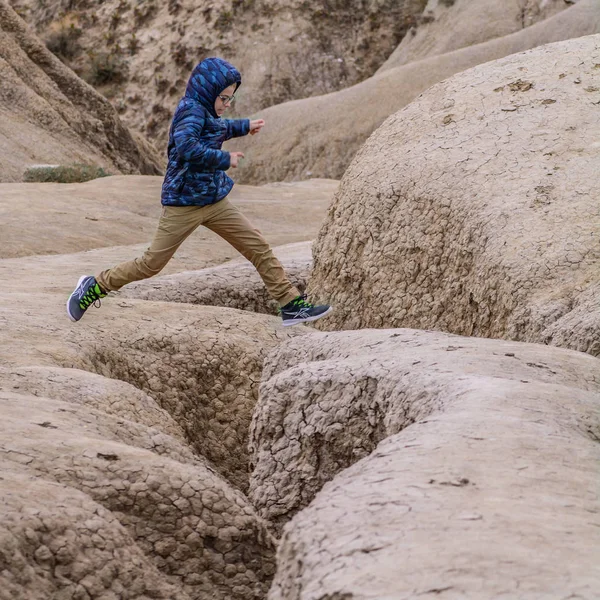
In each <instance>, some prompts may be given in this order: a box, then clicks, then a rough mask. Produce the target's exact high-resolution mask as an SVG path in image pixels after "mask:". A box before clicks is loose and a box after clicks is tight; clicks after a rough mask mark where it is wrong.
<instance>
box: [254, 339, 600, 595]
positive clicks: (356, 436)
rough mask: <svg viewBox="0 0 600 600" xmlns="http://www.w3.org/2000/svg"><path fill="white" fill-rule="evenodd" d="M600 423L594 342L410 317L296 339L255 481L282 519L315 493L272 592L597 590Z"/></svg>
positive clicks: (279, 354) (259, 441)
mask: <svg viewBox="0 0 600 600" xmlns="http://www.w3.org/2000/svg"><path fill="white" fill-rule="evenodd" d="M599 434H600V367H599V366H598V360H597V359H595V358H592V357H590V356H587V355H585V354H582V353H577V352H573V351H568V350H563V349H558V348H549V347H544V346H541V345H535V344H523V343H517V342H507V341H499V340H485V339H477V338H465V337H459V336H453V335H448V334H443V333H438V332H425V331H416V330H406V329H396V330H362V331H353V332H335V333H328V334H321V335H319V334H317V335H310V336H306V337H304V338H302V340H300V339H298V340H293V341H291V342H289V343H287V344H286V345H285V346H282V347H280V348H279V349H278V350H276V351H274V352H273V353H272V354H271V355H270V357H269V359H268V362H267V365H266V368H265V371H264V378H263V384H262V386H261V399H260V403H259V405H258V407H257V412H256V414H255V419H254V421H253V430H252V440H251V447H252V450H253V461H254V462H255V464H256V467H255V470H254V473H253V476H252V482H251V491H250V495H251V498H252V499H253V501H254V503H255V504H256V505H257V507H258V508H259V510H260V512H261V514H263V515H265V516H267V517H268V518H273V519H274V520H275V521H276V522H277V523H279V525H281V524H283V523H284V522H285V521H286V520H287V519H288V518H289V517H290V516H291V515H293V514H294V513H295V512H296V511H297V510H298V509H300V508H303V507H304V506H306V505H307V504H308V503H309V502H310V501H311V500H312V502H311V503H310V505H309V506H308V507H307V508H305V509H304V510H303V511H301V512H300V513H298V514H297V515H296V516H295V517H294V518H293V519H292V520H291V522H289V523H288V524H287V525H286V526H285V528H284V535H283V538H282V541H281V545H280V548H279V551H278V571H277V575H276V578H275V581H274V585H273V587H272V589H271V592H270V594H269V598H270V599H278V598H285V599H286V600H292V599H295V598H302V599H306V600H308V599H317V598H355V599H359V598H360V599H367V598H370V599H373V600H375V599H377V600H380V599H382V598H412V597H417V596H418V597H425V598H437V597H439V596H440V595H443V596H444V597H448V598H474V599H475V598H477V599H479V598H482V597H486V598H491V597H502V596H503V595H505V596H506V597H510V598H515V599H517V598H533V597H536V598H557V597H561V598H566V597H568V596H569V595H570V594H571V595H573V596H579V597H581V598H589V599H591V598H593V597H594V595H595V590H597V589H598V585H599V583H600V570H599V569H598V556H599V554H598V548H599V547H600V529H599V528H598V526H599V525H600V521H599V520H598V515H599V514H600V502H599V498H598V489H597V481H598V464H600V463H599V459H600V450H599V447H598V439H599ZM327 482H329V483H327ZM324 484H325V485H324ZM322 486H323V487H322ZM321 488H322V489H321ZM319 490H321V491H319ZM317 492H318V493H317Z"/></svg>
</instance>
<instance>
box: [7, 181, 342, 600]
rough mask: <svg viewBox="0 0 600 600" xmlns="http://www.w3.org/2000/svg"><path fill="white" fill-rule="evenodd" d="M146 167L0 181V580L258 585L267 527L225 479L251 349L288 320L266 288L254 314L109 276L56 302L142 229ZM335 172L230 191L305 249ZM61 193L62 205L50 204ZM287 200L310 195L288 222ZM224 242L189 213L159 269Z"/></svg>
mask: <svg viewBox="0 0 600 600" xmlns="http://www.w3.org/2000/svg"><path fill="white" fill-rule="evenodd" d="M160 185H161V178H159V177H152V178H149V177H110V178H104V179H98V180H95V181H91V182H88V183H85V184H71V185H52V184H3V185H2V188H1V190H2V193H1V194H0V211H1V212H2V214H4V215H7V225H6V226H5V227H4V226H3V227H4V228H3V230H2V232H1V233H0V240H2V242H1V243H0V254H1V255H2V256H3V258H2V259H0V280H1V281H2V282H3V285H2V292H1V293H0V298H1V302H0V324H1V327H0V404H2V414H3V416H4V418H3V420H2V427H1V428H0V429H1V432H0V458H1V461H0V470H1V471H2V474H1V477H2V485H1V486H0V502H1V503H2V514H3V517H2V520H1V523H0V530H1V533H0V539H1V542H0V556H1V557H2V571H1V575H0V581H1V582H2V585H1V586H0V598H23V599H25V598H27V599H29V598H40V599H41V598H44V599H46V598H103V599H105V598H115V599H116V598H119V599H121V598H149V597H152V598H164V599H165V600H167V599H169V600H172V599H173V598H177V599H180V598H181V599H185V598H203V599H209V598H210V599H219V598H222V599H223V600H225V599H228V600H229V599H232V598H240V599H241V598H264V597H265V595H266V591H267V589H268V587H269V583H270V580H271V578H272V576H273V573H274V570H275V566H274V556H275V554H274V553H275V539H274V537H273V533H272V532H271V530H270V525H269V524H268V522H266V521H265V520H264V519H262V518H261V517H259V516H258V515H257V514H256V511H255V509H254V508H253V507H252V506H251V504H250V503H249V501H248V499H247V498H246V496H245V495H244V494H243V491H244V490H247V487H248V452H247V440H248V432H249V427H250V420H251V416H252V409H253V406H254V404H255V403H256V399H257V394H258V384H259V381H260V377H261V372H262V360H263V358H264V356H265V355H266V353H267V352H268V350H269V349H271V348H273V347H274V346H276V345H278V344H279V343H281V342H282V341H284V340H286V339H291V338H292V337H295V336H302V335H303V334H305V332H304V331H303V330H302V328H301V329H300V330H298V329H295V330H291V331H290V330H284V329H283V328H282V327H281V324H280V318H279V317H277V316H271V315H269V314H268V313H269V312H270V311H271V309H270V308H269V306H268V301H265V304H264V306H262V307H260V308H261V312H262V313H263V314H257V313H255V312H253V310H252V309H253V307H254V305H253V304H250V305H249V306H239V308H241V309H245V310H239V309H232V308H220V307H211V306H194V305H191V304H182V303H175V302H168V301H167V302H161V301H160V299H159V298H157V299H152V300H148V301H145V300H137V299H132V298H131V297H126V296H124V295H120V294H115V295H114V297H110V298H108V299H106V300H104V302H103V305H102V307H101V310H99V311H96V310H94V309H90V314H88V315H86V320H85V321H82V322H80V323H77V324H73V323H71V322H70V321H69V320H68V318H67V316H66V311H65V301H66V297H67V296H68V294H69V293H70V289H71V288H72V287H73V285H74V283H75V282H76V281H77V278H78V276H79V275H80V274H81V273H82V272H88V271H90V272H95V270H98V269H100V268H102V267H103V266H105V265H107V264H110V263H111V262H115V261H118V260H123V259H125V258H129V257H131V256H132V255H135V253H137V252H139V251H141V250H142V248H143V247H144V246H145V244H142V243H141V242H142V240H145V242H146V243H147V241H148V239H149V237H150V235H151V230H150V228H149V223H150V221H152V223H153V224H155V222H156V219H157V217H158V213H159V212H160V204H159V203H158V200H157V199H158V196H159V190H160ZM336 186H337V184H336V182H325V181H323V182H314V183H303V184H283V185H272V186H266V187H265V188H262V189H258V188H256V189H254V188H245V187H244V186H239V187H237V188H236V189H235V191H234V192H233V193H232V199H233V200H234V201H235V202H236V203H238V204H239V205H240V206H243V207H245V211H246V213H247V214H249V215H252V218H254V219H255V220H257V221H258V222H259V223H260V225H261V227H262V228H263V230H264V233H265V235H266V236H267V237H268V238H270V239H274V240H275V241H276V242H277V240H281V239H282V238H285V240H286V241H289V242H297V243H296V244H292V245H291V248H290V250H286V249H285V248H284V249H283V250H282V251H281V252H278V254H279V255H280V256H281V257H282V260H283V262H284V264H287V260H288V259H287V258H286V256H287V255H289V256H290V257H291V260H298V259H299V258H301V259H302V260H304V261H305V262H306V260H309V257H310V254H308V256H307V250H308V251H309V248H307V247H306V245H305V244H302V243H301V240H307V239H311V238H313V237H314V236H315V235H316V229H317V227H318V225H319V223H320V222H321V220H322V219H323V216H324V214H325V210H326V207H327V204H328V203H329V201H330V199H331V194H332V193H333V191H334V189H335V187H336ZM42 190H44V192H43V195H44V202H43V204H42V203H41V201H40V200H38V197H39V196H41V194H42ZM36 192H37V193H36ZM74 198H77V199H78V203H79V211H69V210H67V208H68V204H69V202H71V203H72V201H73V199H74ZM298 202H304V203H305V204H306V205H310V206H311V207H312V210H311V211H310V213H307V214H306V217H305V218H304V219H297V218H296V219H294V221H293V222H292V221H291V219H290V214H295V211H294V207H295V206H296V205H297V203H298ZM274 207H276V210H274ZM16 210H18V212H19V214H20V215H21V219H20V221H18V222H17V220H16V219H15V220H14V221H12V220H11V214H14V213H13V211H16ZM58 219H60V220H61V222H62V226H63V229H64V231H65V233H66V235H62V236H61V235H60V233H59V231H58V224H57V220H58ZM53 221H54V224H55V227H56V229H55V230H53V228H52V227H53ZM84 224H85V229H83V228H82V225H84ZM8 232H12V235H13V237H12V238H11V237H10V236H8V235H7V233H8ZM69 232H70V234H69ZM41 238H43V240H45V241H42V239H41ZM126 238H129V243H126V242H125V239H126ZM53 242H54V243H53ZM298 243H299V244H298ZM91 247H93V248H95V249H94V250H91V249H88V250H85V248H91ZM78 249H81V250H83V251H77V250H78ZM231 256H232V250H231V249H230V248H229V247H228V246H227V244H226V243H225V242H223V241H222V240H217V239H216V238H215V236H214V234H212V232H210V231H208V230H205V231H199V232H197V233H196V234H195V235H194V236H192V238H191V239H190V240H188V242H187V243H186V244H184V246H183V247H182V249H181V252H180V253H178V255H177V257H176V258H175V259H174V260H173V261H172V262H171V263H170V264H169V265H168V267H167V269H166V271H165V272H166V273H167V275H166V276H165V277H166V278H167V277H169V276H171V277H173V276H174V274H175V273H178V272H182V271H185V270H186V269H190V268H194V269H196V271H195V275H196V280H197V281H198V277H200V279H201V280H202V275H201V274H202V273H203V271H202V267H204V266H209V265H211V264H213V263H222V262H224V261H226V260H227V259H228V258H230V257H231ZM223 268H225V266H224V267H223ZM230 268H231V267H230ZM198 269H200V270H198ZM213 272H214V267H213V268H212V269H211V268H208V269H207V271H206V275H205V276H204V281H205V282H207V283H208V284H210V282H211V281H212V280H213V279H214V275H213ZM169 273H172V275H169ZM241 279H242V277H238V278H237V284H238V285H239V286H242V283H241ZM248 279H249V280H250V281H252V276H249V277H248ZM157 281H158V280H157ZM200 285H202V283H201V282H200ZM251 285H253V286H255V287H256V283H255V282H253V283H252V284H251ZM247 288H248V290H250V289H251V287H250V285H249V286H247ZM32 290H35V293H32ZM220 294H221V296H217V297H222V296H223V294H224V292H223V291H221V292H220ZM236 294H237V290H235V288H234V291H233V296H234V297H236ZM260 297H261V296H260V295H259V298H260ZM263 297H264V294H263ZM251 302H254V304H256V299H252V300H251ZM238 303H239V297H238ZM205 304H207V303H205Z"/></svg>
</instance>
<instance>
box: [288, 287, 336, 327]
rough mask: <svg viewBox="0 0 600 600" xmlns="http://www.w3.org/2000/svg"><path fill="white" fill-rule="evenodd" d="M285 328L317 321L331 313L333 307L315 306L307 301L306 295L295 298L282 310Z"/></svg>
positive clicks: (326, 305)
mask: <svg viewBox="0 0 600 600" xmlns="http://www.w3.org/2000/svg"><path fill="white" fill-rule="evenodd" d="M280 311H281V318H282V319H283V326H284V327H289V326H290V325H297V324H298V323H307V322H308V321H316V320H317V319H320V318H321V317H324V316H325V315H327V314H329V313H330V312H331V306H329V305H328V304H322V305H320V306H315V305H314V304H311V303H310V302H308V301H307V300H306V294H304V295H302V296H298V297H297V298H294V299H293V300H292V301H291V302H288V303H287V304H286V305H285V306H282V307H281V308H280Z"/></svg>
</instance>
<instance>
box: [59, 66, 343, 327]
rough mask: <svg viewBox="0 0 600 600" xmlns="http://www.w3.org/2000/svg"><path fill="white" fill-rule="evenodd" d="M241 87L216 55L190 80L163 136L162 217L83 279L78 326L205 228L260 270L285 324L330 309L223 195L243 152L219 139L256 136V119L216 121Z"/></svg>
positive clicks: (72, 312)
mask: <svg viewBox="0 0 600 600" xmlns="http://www.w3.org/2000/svg"><path fill="white" fill-rule="evenodd" d="M241 82H242V79H241V76H240V74H239V72H238V71H237V69H236V68H235V67H233V66H232V65H230V64H229V63H228V62H226V61H224V60H223V59H220V58H207V59H205V60H203V61H202V62H201V63H200V64H198V65H197V66H196V68H195V69H194V71H193V72H192V75H191V76H190V79H189V82H188V84H187V88H186V91H185V96H184V97H183V98H182V99H181V101H180V102H179V105H178V106H177V109H176V110H175V114H174V116H173V122H172V123H171V129H170V131H169V146H168V165H167V172H166V175H165V179H164V181H163V185H162V195H161V202H162V205H163V209H162V214H161V217H160V220H159V222H158V229H157V231H156V234H155V236H154V240H153V241H152V243H151V245H150V247H149V248H148V250H146V252H145V253H144V255H143V256H142V257H140V258H136V259H135V260H132V261H129V262H124V263H121V264H119V265H117V266H116V267H113V268H112V269H107V270H106V271H102V272H101V273H100V274H99V275H97V276H96V277H93V276H91V275H84V276H82V277H81V278H80V279H79V281H78V283H77V287H76V288H75V290H74V291H73V293H72V294H71V296H70V297H69V299H68V301H67V313H68V315H69V318H70V319H71V320H72V321H79V319H81V317H83V315H84V313H85V311H86V310H87V309H88V308H89V307H90V305H92V304H94V303H96V301H99V300H100V298H104V297H105V296H106V295H107V294H108V293H109V292H111V291H116V290H118V289H120V288H122V287H123V286H124V285H127V284H128V283H131V282H132V281H139V280H140V279H147V278H148V277H152V276H153V275H156V274H157V273H159V272H160V271H161V270H162V269H163V267H164V266H165V265H166V264H167V263H168V262H169V260H170V259H171V257H172V256H173V255H174V254H175V251H176V250H177V248H179V246H180V245H181V244H182V243H183V241H184V240H185V239H186V238H187V237H188V236H189V235H190V234H191V233H192V232H193V231H194V230H195V229H196V228H197V227H198V226H199V225H204V226H205V227H208V228H209V229H211V230H212V231H214V232H215V233H217V234H218V235H220V236H221V237H222V238H223V239H224V240H226V241H227V242H229V243H230V244H231V245H232V246H233V247H234V248H235V249H236V250H238V251H239V252H240V253H241V254H242V255H243V256H244V257H245V258H247V259H248V260H249V261H250V262H251V263H252V264H253V265H254V266H255V267H256V270H257V271H258V273H259V275H260V276H261V277H262V280H263V281H264V283H265V286H266V288H267V290H268V292H269V294H270V295H271V296H272V297H273V298H274V299H275V300H276V301H277V302H278V303H279V305H280V307H281V308H280V311H281V317H282V319H283V324H284V325H286V326H287V325H295V324H296V323H303V322H306V321H314V320H316V319H320V318H321V317H324V316H325V315H326V314H327V313H329V312H330V310H331V307H329V306H328V305H322V306H314V305H313V304H311V303H310V302H308V301H307V300H306V296H305V295H301V294H300V292H299V291H298V290H297V289H296V288H295V287H294V286H293V285H292V284H291V283H290V281H289V280H288V278H287V276H286V274H285V272H284V270H283V267H282V266H281V263H280V262H279V261H278V260H277V258H275V256H274V255H273V251H272V250H271V248H270V246H269V244H268V243H267V241H266V240H265V239H264V238H263V237H262V235H261V234H260V233H259V232H258V231H257V230H256V229H255V228H254V227H253V226H252V225H251V224H250V222H249V221H248V220H247V219H246V217H244V216H243V215H242V213H241V212H240V211H239V210H238V209H237V208H236V207H235V206H234V205H233V204H231V203H230V202H229V200H228V199H227V197H226V196H227V195H228V194H229V192H230V191H231V188H232V187H233V181H232V180H231V178H230V177H228V176H227V175H226V173H225V171H226V170H227V169H229V168H230V167H232V168H236V167H237V166H238V163H239V160H240V158H243V156H244V155H243V154H242V153H241V152H225V151H223V150H221V146H222V144H223V142H224V141H225V140H228V139H230V138H233V137H240V136H243V135H247V134H250V135H255V134H257V133H258V132H259V131H260V130H261V128H262V127H263V126H264V124H265V122H264V121H263V120H262V119H258V120H253V121H251V120H249V119H235V120H231V119H222V118H221V115H222V114H223V113H224V112H225V111H226V110H227V108H228V107H230V106H231V103H232V102H233V100H234V95H235V93H236V91H237V89H238V88H239V86H240V84H241Z"/></svg>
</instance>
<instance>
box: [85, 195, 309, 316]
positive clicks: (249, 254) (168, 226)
mask: <svg viewBox="0 0 600 600" xmlns="http://www.w3.org/2000/svg"><path fill="white" fill-rule="evenodd" d="M199 225H204V226H205V227H208V228H209V229H211V230H212V231H214V232H215V233H216V234H218V235H220V236H221V237H222V238H223V239H224V240H226V241H227V242H229V243H230V244H231V245H232V246H233V247H234V248H235V249H236V250H237V251H238V252H240V253H241V254H242V256H244V257H245V258H247V259H248V260H249V261H250V262H251V263H252V264H253V265H254V266H255V267H256V270H257V271H258V273H259V275H260V276H261V277H262V280H263V281H264V283H265V286H266V287H267V290H268V292H269V294H270V295H271V296H272V297H273V298H274V299H275V300H277V302H279V305H280V306H284V305H286V304H287V303H288V302H290V301H291V300H293V299H294V298H296V297H297V296H299V295H300V292H299V291H298V290H297V289H296V288H295V287H294V286H293V285H292V284H291V283H290V281H289V280H288V278H287V276H286V274H285V272H284V270H283V267H282V266H281V263H280V262H279V261H278V260H277V258H275V256H274V255H273V251H272V250H271V247H270V246H269V244H268V243H267V241H266V240H265V239H264V238H263V236H262V234H261V233H260V231H258V229H255V228H254V227H253V226H252V224H251V223H250V221H248V219H246V217H244V215H243V214H242V213H241V212H240V211H239V210H238V209H237V208H236V207H235V206H234V205H233V204H231V202H229V200H228V199H227V198H224V199H223V200H220V201H219V202H217V203H215V204H209V205H208V206H163V210H162V214H161V217H160V221H159V222H158V229H157V231H156V234H155V235H154V240H152V244H151V245H150V247H149V248H148V250H146V252H145V253H144V255H143V256H142V257H140V258H136V259H135V260H131V261H129V262H124V263H121V264H119V265H117V266H116V267H113V268H112V269H108V270H106V271H102V273H100V275H98V276H96V280H97V281H98V283H99V284H100V286H101V287H102V288H104V290H106V291H115V290H118V289H119V288H121V287H123V286H124V285H126V284H128V283H131V282H132V281H139V280H140V279H147V278H148V277H152V276H153V275H156V274H157V273H159V272H160V271H161V270H162V269H163V268H164V266H165V265H166V264H167V263H168V262H169V260H171V257H172V256H173V255H174V254H175V251H176V250H177V248H179V246H180V245H181V244H182V243H183V241H184V240H185V239H186V238H187V237H188V236H189V235H190V234H191V233H192V232H193V231H194V230H195V229H196V228H197V227H198V226H199Z"/></svg>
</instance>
